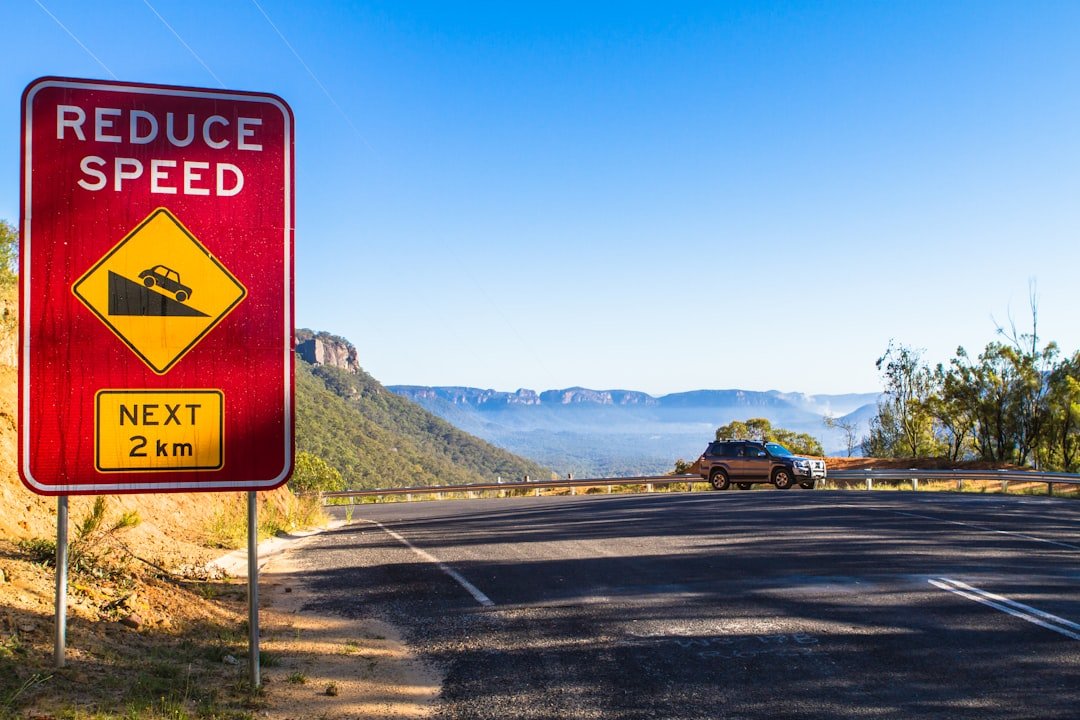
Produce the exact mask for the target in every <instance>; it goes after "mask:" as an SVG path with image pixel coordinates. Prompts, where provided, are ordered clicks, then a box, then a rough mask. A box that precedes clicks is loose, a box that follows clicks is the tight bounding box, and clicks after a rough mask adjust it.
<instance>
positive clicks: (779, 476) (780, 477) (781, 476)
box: [772, 470, 793, 490]
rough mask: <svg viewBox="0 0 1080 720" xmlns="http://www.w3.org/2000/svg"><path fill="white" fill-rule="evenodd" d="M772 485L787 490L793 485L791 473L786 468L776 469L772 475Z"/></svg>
mask: <svg viewBox="0 0 1080 720" xmlns="http://www.w3.org/2000/svg"><path fill="white" fill-rule="evenodd" d="M772 481H773V485H775V486H776V489H777V490H788V489H790V488H791V486H792V485H793V483H792V480H791V473H789V472H788V471H787V470H777V471H776V472H775V473H773V476H772Z"/></svg>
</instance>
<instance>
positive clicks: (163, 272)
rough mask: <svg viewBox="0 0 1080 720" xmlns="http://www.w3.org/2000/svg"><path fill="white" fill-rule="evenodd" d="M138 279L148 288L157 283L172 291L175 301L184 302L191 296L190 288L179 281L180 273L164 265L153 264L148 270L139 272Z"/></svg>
mask: <svg viewBox="0 0 1080 720" xmlns="http://www.w3.org/2000/svg"><path fill="white" fill-rule="evenodd" d="M139 279H140V280H142V283H143V285H145V286H146V287H148V288H150V287H154V286H155V285H158V286H159V287H161V288H163V289H165V290H168V291H169V292H171V293H173V295H175V296H176V300H177V302H184V301H185V300H187V299H188V298H189V297H191V288H189V287H188V286H187V285H184V284H183V283H182V282H180V273H178V272H176V271H175V270H173V269H171V268H167V267H165V266H164V265H155V266H154V267H152V268H150V269H149V270H143V271H142V272H141V273H139Z"/></svg>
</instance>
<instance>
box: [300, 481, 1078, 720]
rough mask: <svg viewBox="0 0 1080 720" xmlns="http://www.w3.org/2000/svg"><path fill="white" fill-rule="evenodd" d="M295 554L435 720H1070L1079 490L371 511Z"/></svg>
mask: <svg viewBox="0 0 1080 720" xmlns="http://www.w3.org/2000/svg"><path fill="white" fill-rule="evenodd" d="M299 561H300V563H301V565H302V567H303V569H304V573H305V575H306V581H307V582H308V583H309V584H310V585H311V586H312V587H313V588H314V589H316V590H317V591H318V597H319V598H320V600H319V601H318V602H317V609H318V610H321V611H331V612H335V613H340V614H342V615H347V616H349V615H357V616H366V615H376V616H381V617H383V618H385V619H388V620H390V621H391V622H393V623H395V624H397V625H398V626H400V627H401V628H402V629H403V630H404V631H405V633H406V636H407V639H408V641H409V643H410V644H411V645H412V647H414V648H415V650H416V651H417V652H418V653H419V654H420V655H421V656H423V657H425V658H426V659H428V660H429V661H431V662H434V663H436V664H437V665H439V666H440V667H442V668H443V669H444V670H445V672H446V680H445V683H444V686H443V693H442V698H441V701H440V704H439V707H438V711H437V716H438V717H440V718H500V719H502V718H528V719H532V718H574V719H578V718H605V719H608V718H610V719H612V720H615V719H620V720H621V719H636V718H782V717H799V718H895V717H933V718H957V717H976V718H1076V717H1078V716H1080V562H1078V561H1080V503H1078V502H1076V501H1070V500H1062V499H1048V498H1034V497H996V496H978V495H948V494H938V493H933V494H932V493H926V494H915V493H903V494H901V493H896V492H874V493H866V492H820V491H818V492H809V491H799V490H793V491H788V492H780V491H771V490H765V491H753V492H733V491H729V492H707V493H706V492H699V493H692V494H691V493H685V494H655V495H615V496H591V497H583V496H577V497H563V498H518V499H504V500H482V501H481V500H477V501H462V502H431V503H410V504H405V503H401V504H387V505H365V506H358V507H357V508H356V514H355V515H354V517H353V521H352V523H351V524H350V525H348V526H346V527H344V528H341V529H339V530H336V531H333V532H328V533H326V534H324V535H322V536H320V538H319V539H318V540H317V541H316V542H314V543H311V544H308V545H307V546H305V548H304V551H303V556H302V557H301V558H299Z"/></svg>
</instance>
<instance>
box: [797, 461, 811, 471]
mask: <svg viewBox="0 0 1080 720" xmlns="http://www.w3.org/2000/svg"><path fill="white" fill-rule="evenodd" d="M795 467H800V468H807V469H810V461H809V460H802V459H799V460H796V461H795Z"/></svg>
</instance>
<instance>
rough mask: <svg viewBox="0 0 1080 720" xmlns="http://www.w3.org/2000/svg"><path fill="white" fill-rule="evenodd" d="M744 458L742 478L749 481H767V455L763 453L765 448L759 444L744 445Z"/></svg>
mask: <svg viewBox="0 0 1080 720" xmlns="http://www.w3.org/2000/svg"><path fill="white" fill-rule="evenodd" d="M743 449H744V450H745V451H746V458H745V459H744V460H743V468H744V475H743V477H745V478H748V479H750V480H761V479H765V480H768V479H769V467H770V466H771V463H770V462H769V453H767V452H765V446H764V445H761V444H759V443H746V445H745V446H744V447H743Z"/></svg>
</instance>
